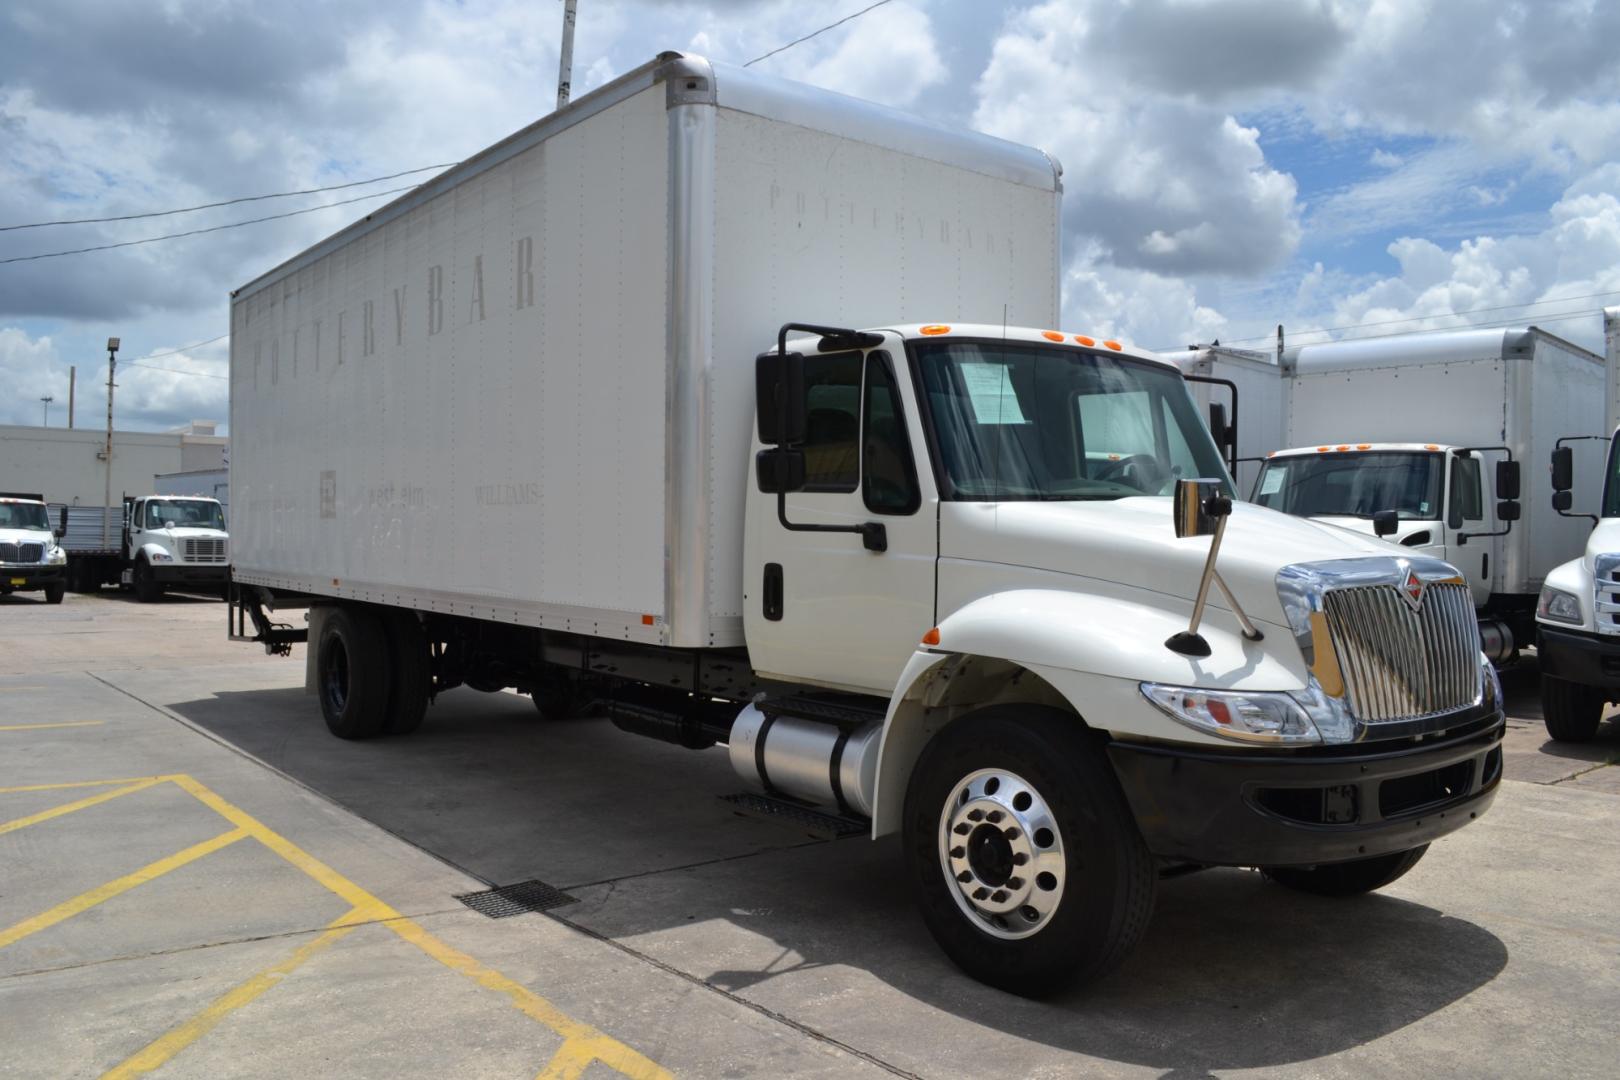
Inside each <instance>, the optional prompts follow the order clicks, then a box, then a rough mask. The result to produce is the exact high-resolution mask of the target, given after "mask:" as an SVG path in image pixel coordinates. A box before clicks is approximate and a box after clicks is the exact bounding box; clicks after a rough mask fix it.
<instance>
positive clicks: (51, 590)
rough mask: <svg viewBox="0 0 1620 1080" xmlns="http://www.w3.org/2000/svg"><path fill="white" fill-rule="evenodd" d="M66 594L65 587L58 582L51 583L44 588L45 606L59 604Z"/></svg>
mask: <svg viewBox="0 0 1620 1080" xmlns="http://www.w3.org/2000/svg"><path fill="white" fill-rule="evenodd" d="M66 593H67V585H66V584H65V583H63V582H60V581H53V582H51V583H50V584H49V585H46V586H45V602H46V603H47V604H60V603H61V602H62V597H63V596H64V595H66Z"/></svg>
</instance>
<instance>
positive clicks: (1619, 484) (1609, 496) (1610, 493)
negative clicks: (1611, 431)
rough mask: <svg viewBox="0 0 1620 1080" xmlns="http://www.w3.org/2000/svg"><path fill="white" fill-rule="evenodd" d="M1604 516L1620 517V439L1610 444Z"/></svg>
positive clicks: (1604, 489)
mask: <svg viewBox="0 0 1620 1080" xmlns="http://www.w3.org/2000/svg"><path fill="white" fill-rule="evenodd" d="M1603 516H1604V517H1606V518H1610V517H1620V439H1615V440H1614V441H1613V442H1611V443H1610V444H1609V464H1608V475H1607V476H1605V477H1604V480H1603Z"/></svg>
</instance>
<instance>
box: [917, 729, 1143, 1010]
mask: <svg viewBox="0 0 1620 1080" xmlns="http://www.w3.org/2000/svg"><path fill="white" fill-rule="evenodd" d="M905 852H906V861H907V863H908V866H909V869H910V872H911V878H912V885H913V889H914V892H915V894H916V897H917V902H918V906H919V908H920V909H921V911H922V916H923V920H924V922H926V923H927V925H928V929H929V930H930V932H932V933H933V935H934V939H935V940H936V941H938V942H939V944H940V947H941V948H943V949H944V950H945V953H946V954H947V955H948V956H950V958H951V959H952V960H953V961H955V962H956V964H957V965H958V966H959V967H961V968H962V970H964V971H966V972H967V973H968V974H969V975H972V976H973V977H974V978H976V979H978V980H980V981H981V982H985V983H988V984H990V985H991V986H996V987H999V988H1001V989H1003V990H1007V991H1009V992H1011V993H1015V994H1024V995H1028V996H1043V995H1046V994H1051V993H1053V992H1055V991H1057V990H1060V989H1062V988H1064V987H1066V986H1069V985H1072V984H1075V983H1079V982H1085V981H1088V980H1091V979H1096V978H1098V977H1100V976H1102V975H1104V974H1106V973H1107V972H1108V971H1109V970H1110V969H1112V968H1113V967H1114V966H1115V965H1117V964H1118V963H1119V962H1120V961H1121V960H1122V959H1124V957H1125V955H1126V954H1127V953H1128V952H1130V950H1131V948H1132V947H1133V946H1135V944H1136V943H1137V941H1138V940H1139V939H1140V938H1141V936H1142V933H1143V931H1144V930H1145V929H1146V928H1147V924H1148V918H1149V916H1150V915H1151V913H1152V910H1153V893H1154V889H1155V886H1156V883H1157V879H1156V875H1155V871H1154V865H1153V859H1152V856H1151V855H1149V853H1148V850H1147V846H1146V845H1145V844H1144V843H1143V842H1142V837H1141V834H1140V833H1139V832H1138V831H1137V828H1136V822H1135V820H1134V818H1133V817H1132V816H1131V812H1130V809H1129V807H1128V806H1127V805H1126V803H1125V798H1124V795H1123V794H1122V793H1121V792H1120V790H1119V785H1118V783H1117V782H1116V781H1115V779H1114V775H1113V772H1112V770H1111V769H1110V768H1109V766H1108V764H1107V762H1106V761H1105V759H1104V758H1103V755H1102V752H1101V750H1100V749H1099V748H1098V747H1097V745H1096V744H1095V743H1094V742H1093V741H1092V740H1091V739H1089V738H1088V737H1087V735H1086V733H1085V731H1084V730H1083V729H1082V728H1081V727H1080V722H1079V721H1078V720H1077V719H1076V718H1075V717H1073V716H1072V715H1069V714H1066V713H1062V712H1059V711H1057V710H1055V709H1046V708H1040V707H1035V706H993V707H990V708H987V709H981V710H979V711H977V712H975V713H972V714H970V715H969V716H966V717H963V718H962V719H961V720H958V721H957V722H955V723H953V724H951V725H950V726H949V727H947V728H946V729H945V730H944V731H943V732H941V733H940V734H939V735H938V736H936V737H935V739H934V741H933V742H932V743H931V744H930V745H929V746H928V748H927V749H926V750H925V751H924V752H923V755H922V757H921V759H920V760H919V761H918V762H917V767H916V770H915V771H914V772H913V774H912V779H911V783H910V785H909V787H908V789H907V791H906V807H905Z"/></svg>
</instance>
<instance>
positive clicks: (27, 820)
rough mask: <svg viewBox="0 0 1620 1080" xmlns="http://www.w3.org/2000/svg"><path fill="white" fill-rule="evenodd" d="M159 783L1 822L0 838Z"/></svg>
mask: <svg viewBox="0 0 1620 1080" xmlns="http://www.w3.org/2000/svg"><path fill="white" fill-rule="evenodd" d="M160 783H162V781H161V780H159V779H157V778H155V777H154V778H153V779H150V780H140V781H137V782H135V783H133V784H130V785H128V786H127V787H121V788H115V789H114V790H112V791H103V792H101V793H99V794H96V795H87V796H85V797H84V798H82V799H80V800H78V801H77V802H70V803H64V804H63V805H61V806H53V807H51V808H50V809H49V810H41V811H40V812H39V813H37V814H29V815H28V816H27V817H20V818H16V819H14V820H12V821H7V822H3V823H0V836H4V835H5V834H6V833H8V832H16V831H17V830H18V829H26V828H27V827H28V826H30V825H38V824H39V823H40V822H42V821H49V820H51V819H52V818H58V817H61V816H62V815H63V814H71V813H73V811H75V810H83V809H85V808H86V807H90V806H95V805H97V804H98V803H104V802H107V801H109V800H112V799H116V798H118V797H120V796H122V795H129V794H132V793H133V792H137V791H145V790H146V789H147V788H149V787H152V786H153V785H154V784H160Z"/></svg>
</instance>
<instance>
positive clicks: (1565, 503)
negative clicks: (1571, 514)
mask: <svg viewBox="0 0 1620 1080" xmlns="http://www.w3.org/2000/svg"><path fill="white" fill-rule="evenodd" d="M1552 502H1553V509H1554V510H1557V511H1558V512H1559V513H1560V514H1562V513H1564V512H1565V511H1566V510H1568V509H1569V508H1570V507H1571V506H1574V505H1575V497H1574V496H1572V495H1571V494H1570V493H1569V492H1567V491H1555V492H1553V500H1552Z"/></svg>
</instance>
